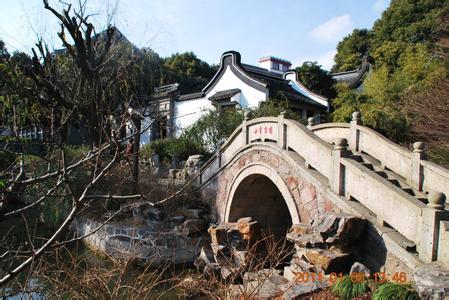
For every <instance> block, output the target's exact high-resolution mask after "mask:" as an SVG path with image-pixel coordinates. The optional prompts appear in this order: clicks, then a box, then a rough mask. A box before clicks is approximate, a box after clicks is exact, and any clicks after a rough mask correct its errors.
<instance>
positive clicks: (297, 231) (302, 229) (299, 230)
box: [288, 223, 313, 236]
mask: <svg viewBox="0 0 449 300" xmlns="http://www.w3.org/2000/svg"><path fill="white" fill-rule="evenodd" d="M312 232H313V228H312V226H311V225H310V224H307V223H299V224H294V225H292V227H291V228H290V230H289V231H288V233H291V234H294V235H298V236H301V235H304V234H310V233H312Z"/></svg>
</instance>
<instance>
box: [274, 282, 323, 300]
mask: <svg viewBox="0 0 449 300" xmlns="http://www.w3.org/2000/svg"><path fill="white" fill-rule="evenodd" d="M327 287H328V285H327V283H326V281H325V280H323V281H308V282H301V283H299V282H298V283H296V282H293V283H291V284H289V285H288V286H287V287H286V288H285V292H284V294H283V297H282V298H281V299H284V300H293V299H308V298H306V297H307V296H308V295H310V294H311V293H315V292H318V291H320V290H322V289H325V288H327Z"/></svg>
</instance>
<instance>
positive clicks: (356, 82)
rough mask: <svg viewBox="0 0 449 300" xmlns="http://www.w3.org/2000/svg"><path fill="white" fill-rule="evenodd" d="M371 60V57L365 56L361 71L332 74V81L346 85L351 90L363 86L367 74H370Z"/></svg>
mask: <svg viewBox="0 0 449 300" xmlns="http://www.w3.org/2000/svg"><path fill="white" fill-rule="evenodd" d="M371 60H372V58H371V57H369V56H364V57H363V60H362V67H361V68H360V69H356V70H352V71H346V72H339V73H333V74H331V76H332V79H334V80H335V81H336V82H337V83H341V82H342V83H346V84H347V86H348V87H349V88H351V89H353V88H357V87H359V86H360V85H361V84H362V82H363V78H364V77H365V74H367V73H368V72H369V70H370V62H371Z"/></svg>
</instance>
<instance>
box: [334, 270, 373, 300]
mask: <svg viewBox="0 0 449 300" xmlns="http://www.w3.org/2000/svg"><path fill="white" fill-rule="evenodd" d="M369 290H370V284H369V281H367V280H365V281H355V280H353V279H352V278H351V276H350V275H346V276H344V277H343V278H341V279H339V280H337V281H336V282H335V283H334V284H333V285H332V287H331V291H332V292H333V293H334V294H336V295H338V296H339V297H340V298H341V299H343V300H349V299H352V298H354V297H358V296H362V295H363V294H365V293H367V292H368V291H369Z"/></svg>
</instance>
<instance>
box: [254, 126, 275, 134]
mask: <svg viewBox="0 0 449 300" xmlns="http://www.w3.org/2000/svg"><path fill="white" fill-rule="evenodd" d="M263 133H269V134H273V126H259V127H256V128H254V134H263Z"/></svg>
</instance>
